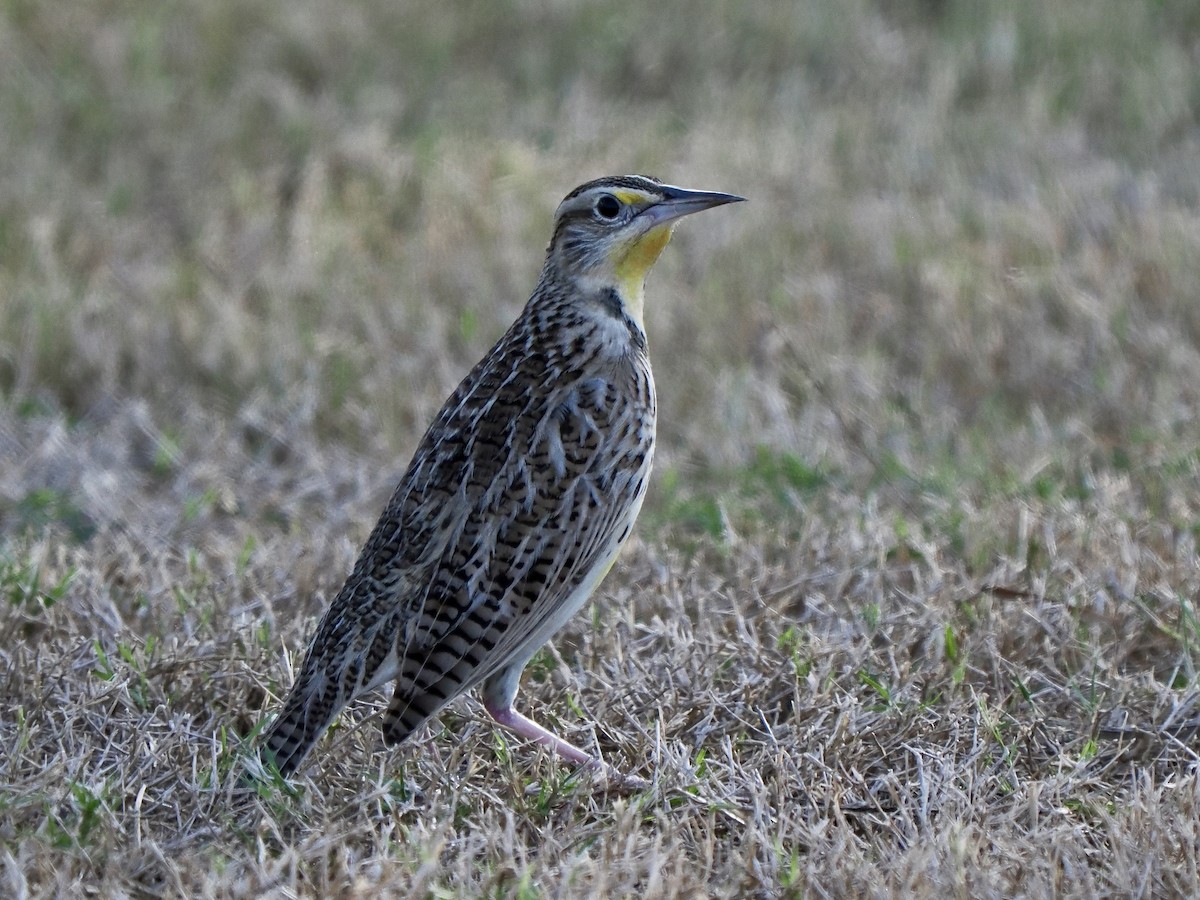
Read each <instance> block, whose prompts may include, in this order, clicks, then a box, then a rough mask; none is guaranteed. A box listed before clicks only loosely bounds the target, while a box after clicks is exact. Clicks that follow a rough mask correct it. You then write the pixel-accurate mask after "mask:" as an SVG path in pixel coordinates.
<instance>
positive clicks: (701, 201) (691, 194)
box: [637, 184, 746, 226]
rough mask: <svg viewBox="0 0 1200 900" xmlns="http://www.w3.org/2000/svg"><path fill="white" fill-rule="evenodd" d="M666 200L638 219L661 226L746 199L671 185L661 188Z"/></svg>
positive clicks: (641, 214) (647, 210)
mask: <svg viewBox="0 0 1200 900" xmlns="http://www.w3.org/2000/svg"><path fill="white" fill-rule="evenodd" d="M659 190H661V191H662V192H663V193H664V194H665V195H666V198H665V199H663V200H661V201H659V202H658V203H655V204H654V205H653V206H650V207H647V208H646V209H644V210H642V211H641V212H640V213H638V215H637V218H639V219H645V220H647V223H648V225H650V226H653V225H661V224H663V223H664V222H671V221H674V220H675V219H678V218H680V217H682V216H690V215H691V214H692V213H698V212H702V211H703V210H706V209H712V208H713V207H714V206H724V205H725V204H726V203H741V202H742V201H743V200H745V199H746V198H745V197H739V196H737V194H721V193H718V192H717V191H689V190H686V189H684V188H678V187H674V186H672V185H669V184H665V185H663V186H662V187H661V188H659Z"/></svg>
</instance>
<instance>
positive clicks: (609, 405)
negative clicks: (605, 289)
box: [267, 285, 655, 774]
mask: <svg viewBox="0 0 1200 900" xmlns="http://www.w3.org/2000/svg"><path fill="white" fill-rule="evenodd" d="M553 287H554V286H553V285H549V286H547V288H548V289H547V290H546V291H545V292H544V293H543V294H542V295H538V294H535V296H534V298H533V299H532V300H531V301H530V303H529V305H528V306H527V307H526V309H525V311H524V312H523V314H522V316H521V317H520V318H519V319H518V320H517V321H516V322H515V323H514V324H513V326H512V328H510V329H509V331H508V332H507V333H506V334H505V335H504V336H503V337H502V338H501V339H500V341H499V342H497V344H496V345H495V347H493V349H492V351H491V352H490V353H489V354H488V355H487V356H486V357H485V358H484V359H483V360H481V361H480V363H479V364H478V365H477V366H476V367H475V368H474V370H472V372H471V373H470V374H469V375H468V376H467V377H466V378H465V379H464V380H463V382H462V383H461V384H460V385H459V387H458V389H457V390H456V391H455V392H454V394H452V395H451V397H450V398H449V399H448V400H447V402H446V404H445V405H444V406H443V408H442V410H441V412H440V413H439V414H438V416H437V418H436V420H435V421H434V423H433V425H431V426H430V428H429V430H428V432H427V433H426V434H425V436H424V438H423V439H422V441H421V443H420V445H419V447H418V449H417V451H416V453H415V455H414V457H413V460H412V462H411V463H410V465H409V468H408V470H407V471H406V473H405V475H404V477H403V478H402V480H401V482H400V485H399V486H398V487H397V489H396V491H395V493H394V494H393V496H392V498H391V501H390V502H389V504H388V506H387V508H386V510H385V511H384V514H383V516H382V517H381V519H380V521H379V523H378V524H377V525H376V527H375V529H374V531H373V532H372V534H371V536H370V538H369V540H368V542H367V545H366V546H365V548H364V549H363V552H362V554H361V555H360V557H359V559H358V562H357V563H356V565H355V567H354V571H353V573H352V574H351V576H350V578H349V579H348V580H347V582H346V584H345V586H344V587H343V588H342V590H341V592H339V594H338V595H337V597H336V598H335V599H334V601H333V603H332V604H331V605H330V608H329V610H328V611H327V612H326V614H325V616H324V618H323V619H322V622H321V624H320V626H319V628H318V631H317V634H316V636H315V637H314V639H313V642H312V646H311V648H310V650H309V653H308V656H307V658H306V659H305V663H304V666H303V669H302V671H301V673H300V676H299V677H298V678H297V680H296V683H295V685H293V688H292V691H291V693H290V695H289V697H288V700H287V702H286V703H285V706H284V709H283V712H282V713H281V714H280V715H279V717H278V718H277V719H276V721H275V724H274V725H273V726H272V728H271V730H270V732H269V734H268V736H267V747H268V748H269V750H270V751H271V752H272V753H273V754H274V758H275V762H276V764H277V765H278V766H279V768H280V770H281V771H282V772H284V773H285V774H286V773H287V772H289V771H291V770H292V769H293V768H294V767H295V765H296V764H298V762H299V761H300V760H301V759H302V758H303V756H304V754H305V753H307V751H308V749H309V748H310V746H311V745H312V743H313V742H314V741H315V740H316V738H317V737H318V736H319V735H320V734H321V732H322V731H323V730H324V729H325V728H326V727H327V726H328V725H329V723H330V722H331V721H332V719H333V718H334V716H336V714H337V712H338V711H339V710H340V709H341V708H342V707H343V706H344V705H345V704H346V703H347V702H349V701H350V700H351V699H353V698H355V697H357V696H359V695H360V694H362V693H364V692H366V691H368V690H371V689H373V688H375V687H378V686H380V685H382V684H384V683H386V682H388V681H391V680H393V679H395V680H396V682H397V683H396V689H395V694H394V697H393V700H392V703H391V706H390V707H389V709H388V713H387V716H386V717H385V721H384V733H385V736H386V738H387V739H388V741H389V743H392V742H397V741H400V740H403V739H404V738H405V737H407V736H408V735H409V734H410V733H411V732H412V731H413V730H414V729H415V728H417V727H418V726H419V725H420V724H421V723H422V722H424V721H425V720H426V719H428V718H429V717H430V716H432V715H433V714H434V713H436V712H437V711H438V710H439V709H440V708H441V707H442V706H444V705H445V704H446V703H448V702H449V701H450V700H451V699H453V698H454V697H456V696H457V695H458V694H460V693H462V692H463V691H465V690H467V689H468V688H470V687H472V686H473V685H475V684H477V683H479V682H480V681H482V680H483V679H485V678H487V677H488V676H490V675H492V674H493V673H495V672H497V671H498V670H500V669H502V668H504V667H505V666H507V665H509V664H511V663H513V662H514V661H521V662H522V663H523V661H524V659H526V658H527V657H528V655H529V654H531V653H532V652H533V650H536V648H537V647H538V646H540V645H541V644H542V643H544V642H545V640H547V639H548V638H549V636H550V635H551V634H552V633H553V632H554V631H556V630H557V629H558V628H559V627H561V625H562V624H563V623H564V622H565V621H566V619H567V618H569V617H570V616H571V615H572V614H573V613H574V612H575V611H576V610H577V609H578V607H579V606H580V605H582V603H583V602H585V601H586V598H587V594H588V593H590V591H591V588H592V587H594V586H595V584H596V583H597V582H598V581H599V578H600V577H602V575H603V573H604V571H606V570H607V568H608V567H609V566H610V565H611V563H612V560H613V559H614V558H615V556H616V553H617V551H618V550H619V549H620V546H621V545H622V544H623V543H624V541H625V539H626V538H627V537H628V536H629V532H630V530H631V528H632V525H633V521H634V519H635V518H636V516H637V512H638V509H639V508H640V506H641V501H642V498H643V497H644V495H645V490H646V484H647V480H648V477H649V472H650V464H651V457H652V453H653V444H654V428H655V396H654V384H653V379H652V375H651V371H650V364H649V357H648V355H647V353H646V345H645V338H644V335H643V334H642V333H641V330H640V327H637V326H635V325H634V323H631V322H628V321H625V320H622V319H620V318H619V317H618V316H616V314H615V311H614V310H613V309H605V308H604V304H603V302H601V303H600V304H599V306H596V305H594V304H593V305H587V304H584V305H580V304H578V303H572V302H565V299H567V298H557V300H556V297H555V295H554V292H553V290H551V289H552V288H553Z"/></svg>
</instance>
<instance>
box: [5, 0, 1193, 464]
mask: <svg viewBox="0 0 1200 900" xmlns="http://www.w3.org/2000/svg"><path fill="white" fill-rule="evenodd" d="M1198 32H1200V13H1198V12H1197V10H1196V7H1195V5H1194V4H1192V3H1188V2H1183V0H1179V2H1174V3H1171V2H1156V3H1125V2H1111V3H1090V2H1089V3H1083V2H1080V3H1070V2H1068V3H1061V4H1055V5H1054V6H1053V7H1052V8H1047V7H1046V6H1045V5H1044V4H1038V3H1034V2H1028V3H1023V2H1005V3H970V2H962V3H956V2H916V0H913V2H901V3H886V4H875V3H869V2H855V3H849V4H845V5H839V6H837V7H836V8H834V7H830V8H826V7H825V6H823V5H821V4H789V3H768V4H761V5H758V6H755V7H754V8H753V9H743V8H741V7H738V6H736V5H734V4H728V3H718V2H707V3H696V4H690V5H687V6H683V5H679V6H672V5H668V6H666V7H663V8H661V9H658V10H651V9H648V8H644V7H643V6H642V5H638V4H633V3H629V4H620V3H618V4H606V5H603V6H602V5H598V4H571V3H567V4H552V5H551V6H550V7H548V8H543V7H542V6H541V5H540V4H521V3H512V4H509V3H498V4H491V3H468V4H462V5H461V6H459V7H456V8H455V10H454V14H453V15H448V14H447V13H446V11H443V10H431V9H426V8H424V7H423V6H422V5H420V4H407V3H395V4H354V5H350V6H348V7H346V8H344V9H343V8H337V9H333V8H331V7H330V6H328V5H326V4H323V3H319V2H318V3H300V4H292V5H283V4H278V3H274V2H249V3H236V4H234V3H228V4H224V3H211V4H203V5H199V6H194V5H191V4H178V3H166V4H159V5H147V4H138V3H98V4H81V3H76V4H62V5H56V6H54V7H53V8H50V7H44V6H42V5H39V4H29V3H20V2H16V3H12V4H9V5H8V7H7V11H6V16H5V24H4V28H3V32H2V34H0V41H2V43H0V51H3V52H2V54H0V56H2V58H3V62H0V66H3V70H2V73H0V74H2V76H3V84H4V87H3V89H2V92H0V117H2V119H0V121H3V123H4V128H3V131H2V135H0V142H2V143H0V166H2V167H3V168H2V169H0V173H2V176H3V177H2V179H0V221H3V223H4V225H3V228H2V230H0V278H2V279H3V281H2V284H0V291H2V294H0V296H3V297H4V298H5V303H4V307H3V313H0V342H2V343H0V390H2V391H3V395H4V397H6V398H8V400H9V402H10V405H11V406H12V407H14V408H17V409H24V410H38V411H52V412H61V413H62V414H64V415H66V416H67V417H68V418H70V419H75V420H77V419H79V418H81V417H84V416H86V415H87V414H88V412H89V411H91V410H94V409H95V408H96V406H97V404H99V403H100V402H101V401H102V400H103V399H105V398H112V397H130V396H133V397H138V398H143V399H145V400H146V402H147V403H148V404H149V408H150V409H151V411H152V415H153V417H154V419H155V421H156V422H158V423H159V424H160V425H161V426H162V427H165V428H171V427H176V423H178V422H179V421H180V420H181V419H182V418H184V415H183V410H184V409H185V408H187V407H191V406H193V405H200V406H202V407H204V408H206V409H209V410H212V411H213V412H214V414H216V415H222V416H231V415H236V412H237V410H238V408H239V407H241V406H242V405H243V404H245V403H246V402H247V398H263V399H262V403H263V405H264V407H265V408H268V409H275V408H287V407H288V406H289V405H291V403H293V402H294V401H293V398H294V397H296V396H297V395H298V392H300V391H301V390H302V389H303V388H304V387H307V388H309V389H311V391H312V395H313V399H312V408H311V409H310V410H308V411H307V412H306V415H308V416H310V417H311V420H312V428H313V435H314V437H315V438H316V439H318V440H322V441H324V440H330V439H336V440H338V441H344V442H348V443H350V444H351V445H353V446H362V445H364V444H365V443H368V442H370V441H371V440H372V439H373V437H374V436H376V435H382V436H383V437H384V438H385V439H386V440H387V442H388V444H390V445H391V446H393V447H397V446H398V447H401V448H402V447H403V446H404V445H405V444H408V443H411V442H412V441H413V440H414V439H415V437H416V434H415V432H416V431H418V430H419V428H420V427H421V424H422V423H423V422H424V421H425V420H426V419H427V418H428V415H429V413H430V411H431V410H432V409H433V408H435V405H436V403H437V402H439V399H438V398H440V397H441V396H444V394H445V393H446V392H447V390H448V389H449V388H450V387H452V386H453V383H455V382H456V380H457V378H458V377H459V376H460V374H461V373H462V372H463V371H464V370H465V369H466V367H467V366H469V364H470V363H471V361H472V360H474V359H475V358H477V357H478V355H479V354H480V353H481V352H482V351H483V350H484V349H486V347H487V346H488V345H489V344H490V342H491V341H492V340H493V339H494V337H495V336H496V335H497V333H498V332H499V330H501V329H502V328H503V327H504V326H505V325H506V323H507V322H508V321H509V320H510V319H511V318H512V317H513V315H514V314H515V312H516V311H517V309H518V308H519V306H520V305H521V304H522V303H523V301H524V298H525V297H526V296H527V293H528V290H529V288H530V286H531V284H532V282H533V280H534V278H535V277H536V272H537V269H538V266H539V264H540V257H541V248H542V246H543V245H544V242H545V240H546V234H547V229H548V223H549V218H550V213H551V212H552V210H553V206H554V204H555V203H556V201H557V199H558V198H559V197H561V195H562V194H563V193H565V192H566V191H567V190H569V189H570V188H571V187H572V186H574V184H576V183H578V182H579V181H582V180H583V179H585V178H588V177H591V176H594V175H596V174H598V173H606V172H619V171H633V170H636V171H648V172H651V173H656V174H659V175H661V176H663V177H666V178H668V179H670V180H675V181H679V182H680V183H686V184H696V185H699V186H702V187H712V188H715V189H727V190H734V191H742V192H743V193H745V194H746V195H747V196H749V197H750V198H751V199H752V200H753V201H754V202H753V205H752V206H748V207H743V208H742V210H739V211H738V214H737V215H736V216H726V217H724V218H723V219H722V220H721V221H718V222H713V223H707V227H704V228H695V229H688V230H687V231H686V232H685V233H684V234H685V236H684V237H683V238H682V240H680V241H679V242H678V243H679V244H680V247H679V248H677V249H676V250H675V251H674V252H673V253H672V254H671V255H670V256H669V257H668V258H667V259H666V260H665V261H664V263H663V266H662V270H660V271H658V272H657V273H656V275H655V276H654V285H653V287H652V295H651V296H652V298H653V304H652V309H651V312H650V314H649V315H650V328H651V329H652V338H653V340H654V343H655V353H656V365H657V366H658V368H659V371H660V373H661V375H660V381H661V383H662V393H663V397H664V416H663V418H664V428H665V435H664V436H665V438H666V440H665V441H664V446H665V449H666V451H667V453H668V454H669V455H668V459H670V458H671V456H670V454H672V453H674V454H679V455H681V456H682V457H683V458H686V459H688V460H690V461H692V462H695V463H697V464H703V465H726V466H727V465H745V464H746V463H747V462H748V461H749V460H750V459H752V458H753V455H754V454H755V453H756V452H757V451H758V447H759V445H762V446H769V447H772V448H776V449H781V450H786V451H788V452H793V453H796V454H798V455H799V456H801V457H802V458H804V459H805V460H806V461H807V462H808V463H809V464H810V465H812V466H814V467H819V466H822V465H827V466H832V467H835V468H841V467H844V466H845V465H847V464H849V463H851V462H852V461H853V458H854V456H855V454H854V453H853V452H850V453H849V454H848V453H847V448H846V447H845V446H844V444H843V441H842V440H841V439H840V438H839V435H838V434H837V432H838V431H839V429H838V428H836V427H830V426H831V424H833V423H831V422H830V413H831V408H832V409H836V410H837V411H839V412H840V414H841V416H842V417H843V418H848V419H849V420H853V422H855V423H857V424H859V425H860V426H861V427H862V428H864V429H867V430H869V431H870V432H871V435H870V436H869V438H870V440H873V441H878V442H880V443H882V444H884V445H886V446H887V447H889V448H891V449H890V450H889V451H888V452H887V453H886V454H885V455H889V456H894V457H896V458H897V459H898V460H899V462H900V464H901V465H902V466H903V467H905V468H907V467H909V466H911V465H916V466H918V467H920V466H921V465H922V463H921V462H918V461H917V460H915V459H912V458H910V457H909V456H907V455H906V454H908V453H911V452H919V453H921V454H926V453H934V454H935V456H937V455H938V454H944V459H943V460H942V462H945V463H946V464H948V465H950V466H951V467H958V466H965V467H966V468H967V470H968V471H971V470H973V469H976V468H983V469H988V468H990V467H1000V468H1005V467H1010V466H1013V465H1014V464H1015V463H1016V462H1017V461H1016V460H1014V459H1013V450H1012V447H1011V446H1010V444H1011V442H1012V441H1013V440H1019V441H1028V440H1033V441H1035V442H1036V441H1037V435H1035V434H1031V432H1032V431H1035V430H1039V429H1040V431H1041V432H1042V437H1044V438H1046V439H1047V440H1046V441H1045V443H1046V444H1047V445H1048V446H1050V447H1059V446H1062V440H1063V438H1065V437H1069V436H1071V435H1072V434H1076V435H1077V434H1078V432H1080V431H1084V432H1086V433H1087V434H1086V439H1087V440H1088V441H1089V442H1091V441H1094V443H1095V445H1096V447H1101V448H1104V449H1106V450H1111V451H1114V452H1116V453H1117V455H1118V457H1119V459H1124V460H1141V459H1144V458H1145V456H1146V451H1147V449H1148V448H1147V447H1146V446H1145V445H1146V444H1147V443H1150V444H1154V442H1155V440H1156V439H1159V438H1163V437H1178V436H1179V433H1180V431H1181V430H1182V431H1185V432H1189V433H1190V434H1192V435H1193V436H1194V432H1192V431H1191V427H1192V426H1191V422H1192V420H1193V418H1194V416H1193V415H1192V412H1193V410H1194V409H1195V400H1196V397H1195V392H1196V390H1197V385H1200V378H1198V377H1197V375H1198V371H1197V369H1198V365H1200V361H1198V359H1197V355H1196V352H1195V348H1196V345H1197V342H1198V339H1200V304H1197V303H1196V302H1194V300H1195V298H1196V297H1197V296H1198V295H1200V291H1198V290H1197V288H1198V283H1197V277H1198V275H1197V272H1198V268H1200V262H1198V260H1200V254H1198V253H1197V252H1196V251H1197V235H1196V222H1195V211H1196V205H1197V202H1198V198H1200V174H1198V173H1200V166H1198V165H1197V162H1198V159H1197V109H1198V107H1200V78H1198V76H1197V66H1196V40H1197V37H1196V36H1197V33H1198ZM431 380H433V381H434V382H436V383H433V384H431V383H430V381H431ZM814 383H815V384H818V385H819V386H820V387H821V389H822V391H823V392H824V393H821V394H819V395H814V394H813V386H814ZM816 419H820V421H816ZM1025 451H1026V452H1029V450H1028V447H1025ZM847 456H849V458H847ZM1110 456H1111V455H1110ZM1109 461H1111V458H1110V460H1109ZM924 464H925V465H929V464H932V463H931V462H930V461H929V460H925V462H924Z"/></svg>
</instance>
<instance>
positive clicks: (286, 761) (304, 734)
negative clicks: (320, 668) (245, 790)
mask: <svg viewBox="0 0 1200 900" xmlns="http://www.w3.org/2000/svg"><path fill="white" fill-rule="evenodd" d="M338 694H339V691H338V688H337V683H336V681H334V680H333V679H329V678H325V677H323V674H322V673H320V672H309V671H308V666H307V665H306V666H305V668H304V671H303V672H302V673H301V675H300V677H299V678H297V679H296V683H295V684H293V685H292V690H291V693H289V694H288V697H287V700H286V701H285V702H284V704H283V709H282V710H281V711H280V713H279V715H278V716H276V717H275V721H274V722H272V723H271V727H270V728H269V729H268V730H267V733H266V737H265V738H264V740H263V744H262V747H263V752H262V758H263V761H264V762H267V763H274V764H275V766H276V767H277V768H278V769H279V774H280V775H283V776H285V777H286V776H288V775H291V774H292V773H293V772H295V771H296V768H297V766H299V765H300V763H301V762H303V761H304V757H306V756H307V755H308V753H309V751H310V750H312V748H313V745H314V744H316V742H317V739H318V738H320V737H321V735H322V734H323V733H324V732H325V729H326V728H328V727H329V725H330V724H331V723H332V722H333V720H334V718H336V717H337V714H338V712H339V711H340V710H341V708H342V706H343V705H344V703H343V702H340V698H339V697H338Z"/></svg>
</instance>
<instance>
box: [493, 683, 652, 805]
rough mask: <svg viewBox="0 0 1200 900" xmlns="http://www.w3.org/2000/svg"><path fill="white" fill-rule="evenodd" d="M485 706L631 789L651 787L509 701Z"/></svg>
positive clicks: (524, 733) (522, 732)
mask: <svg viewBox="0 0 1200 900" xmlns="http://www.w3.org/2000/svg"><path fill="white" fill-rule="evenodd" d="M484 709H486V710H487V711H488V715H489V716H491V717H492V718H493V719H495V720H496V721H497V722H498V723H499V724H501V725H503V726H504V727H505V728H507V729H509V730H510V731H512V732H514V733H515V734H517V735H518V736H520V737H523V738H525V739H526V740H530V741H536V742H537V743H539V744H541V745H542V746H543V747H548V748H549V749H551V750H553V751H554V752H555V753H557V754H558V755H559V756H561V757H562V758H563V759H565V760H568V761H569V762H573V763H575V765H577V766H587V767H589V768H592V769H600V770H602V771H603V772H604V774H605V775H606V776H607V777H608V778H609V779H611V780H612V781H613V782H615V783H616V784H618V785H620V786H622V787H625V788H630V789H635V790H641V789H644V788H646V787H649V784H648V783H647V782H645V781H643V780H642V779H640V778H635V777H633V776H630V775H625V774H624V773H622V772H619V771H617V770H616V769H614V768H613V767H612V766H609V765H606V764H605V763H602V762H601V761H600V760H598V759H596V757H594V756H591V755H590V754H588V753H585V752H584V751H583V750H580V749H579V748H578V747H576V746H575V745H574V744H570V743H568V742H567V741H564V740H563V739H562V738H560V737H558V736H557V735H555V734H552V733H551V732H549V731H547V730H546V729H545V728H543V727H542V726H541V725H539V724H538V723H537V722H535V721H533V719H531V718H529V717H528V716H523V715H521V714H520V713H519V712H517V711H516V710H515V709H513V708H512V704H511V703H508V704H506V705H503V706H502V705H500V704H494V705H493V704H491V703H488V702H486V701H485V702H484Z"/></svg>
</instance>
